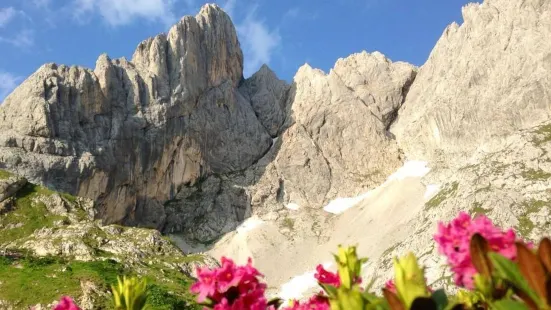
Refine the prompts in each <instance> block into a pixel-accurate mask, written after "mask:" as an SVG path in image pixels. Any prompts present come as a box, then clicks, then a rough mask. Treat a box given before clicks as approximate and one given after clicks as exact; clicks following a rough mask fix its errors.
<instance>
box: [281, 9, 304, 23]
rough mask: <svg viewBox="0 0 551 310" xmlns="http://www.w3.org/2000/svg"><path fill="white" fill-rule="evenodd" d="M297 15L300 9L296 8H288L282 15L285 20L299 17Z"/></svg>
mask: <svg viewBox="0 0 551 310" xmlns="http://www.w3.org/2000/svg"><path fill="white" fill-rule="evenodd" d="M299 14H300V9H299V8H298V7H294V8H290V9H289V10H287V12H285V14H284V15H283V19H284V20H286V19H293V18H297V17H298V16H299Z"/></svg>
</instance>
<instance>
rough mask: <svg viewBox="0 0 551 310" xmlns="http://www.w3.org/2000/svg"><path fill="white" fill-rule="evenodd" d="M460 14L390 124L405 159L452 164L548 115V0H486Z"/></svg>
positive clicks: (550, 113) (550, 84)
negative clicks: (406, 157) (492, 141)
mask: <svg viewBox="0 0 551 310" xmlns="http://www.w3.org/2000/svg"><path fill="white" fill-rule="evenodd" d="M463 18H464V20H465V22H464V24H463V25H461V26H459V25H457V24H452V25H450V26H449V27H448V28H447V29H446V30H445V31H444V33H443V35H442V37H441V39H440V40H439V41H438V43H437V45H436V47H435V48H434V50H433V51H432V53H431V55H430V58H429V59H428V61H427V62H426V64H425V65H423V67H422V68H421V69H420V71H419V74H418V76H417V78H416V80H415V83H414V84H413V86H412V87H411V90H410V92H409V93H408V96H407V100H406V102H405V103H404V106H403V108H402V109H400V112H399V118H398V120H397V122H396V124H395V125H394V126H393V128H392V132H393V133H394V134H396V137H397V139H398V142H399V144H400V146H401V147H402V148H403V149H404V151H405V153H406V154H407V155H408V156H409V157H412V158H417V159H428V160H431V161H433V160H434V161H436V160H437V159H438V160H441V161H443V162H445V164H446V165H453V164H458V163H459V160H462V159H466V158H467V157H468V156H470V155H471V154H472V153H473V151H475V150H476V149H477V147H479V146H481V144H483V143H487V142H489V141H490V140H492V139H496V138H499V137H505V136H507V135H508V134H511V133H513V132H515V131H516V130H518V129H522V128H528V127H531V126H535V125H537V124H540V123H541V122H542V121H545V120H548V119H549V117H550V116H551V97H550V96H551V95H550V93H549V89H551V79H550V78H549V77H550V76H551V41H549V37H550V36H551V2H549V1H541V0H527V1H524V0H486V1H485V2H484V3H483V4H469V5H467V6H465V7H464V9H463ZM439 154H440V155H443V156H442V157H440V156H438V155H439Z"/></svg>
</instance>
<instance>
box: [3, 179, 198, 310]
mask: <svg viewBox="0 0 551 310" xmlns="http://www.w3.org/2000/svg"><path fill="white" fill-rule="evenodd" d="M10 176H11V174H10V173H9V172H6V171H2V170H0V179H2V178H4V179H7V178H9V177H10ZM50 198H57V200H51V201H54V202H55V201H57V202H62V205H63V206H65V207H66V209H67V212H66V213H63V212H61V213H59V212H54V213H55V214H54V213H52V212H51V210H49V205H48V204H52V202H51V201H48V199H50ZM9 199H11V201H9V206H8V207H5V208H4V209H3V210H0V211H1V212H0V304H2V305H4V306H6V305H8V306H10V307H13V308H14V309H28V308H29V306H33V305H37V304H41V305H44V306H46V305H50V304H51V303H52V302H54V301H56V300H58V299H59V296H61V295H69V296H73V298H75V300H79V301H83V300H89V302H92V303H93V307H94V309H111V308H112V302H113V301H112V295H111V292H110V287H111V285H113V284H116V282H117V276H119V275H138V276H140V277H142V278H145V279H147V280H148V291H149V292H150V297H149V299H148V304H149V305H150V306H151V308H150V309H158V310H170V309H196V308H197V306H196V305H194V304H195V301H194V300H193V297H192V296H191V295H190V294H189V285H190V281H191V279H190V276H189V275H188V274H187V273H185V272H183V270H182V267H183V266H184V265H185V264H187V263H200V264H201V263H202V259H203V258H202V257H201V256H198V255H194V256H185V255H183V253H182V252H181V251H180V250H179V249H177V247H176V246H175V245H173V244H172V243H171V242H169V241H168V238H165V237H162V236H160V234H159V233H158V232H157V231H153V230H148V229H138V228H126V227H121V226H118V225H110V226H101V225H100V224H99V223H98V222H95V221H94V220H93V219H92V218H90V217H89V215H88V213H87V211H86V210H84V209H83V208H82V206H81V203H80V201H79V198H77V197H74V196H71V195H68V194H58V193H56V192H54V191H51V190H48V189H46V188H44V187H41V186H38V185H34V184H30V183H27V184H26V185H25V186H24V187H23V188H21V189H20V190H19V191H18V192H17V193H16V194H15V195H13V197H12V198H9ZM147 240H153V241H150V242H151V244H147V242H148V241H147ZM41 246H43V247H44V249H46V250H47V251H45V252H44V251H40V252H44V253H46V254H44V253H41V255H37V253H36V248H39V247H41ZM110 247H111V248H110ZM52 248H53V250H52ZM58 248H59V249H62V250H63V251H60V250H57V249H58ZM112 248H113V249H112ZM82 249H85V250H86V251H85V254H87V253H92V256H91V257H87V256H86V255H84V256H83V255H80V256H81V257H85V258H86V259H84V260H82V259H78V255H77V254H78V253H79V250H80V251H81V252H82ZM48 251H50V252H52V251H53V253H54V254H56V255H51V254H50V253H49V252H48ZM56 251H57V252H56ZM71 251H73V252H75V255H70V253H71ZM81 254H82V253H81ZM189 269H190V268H189ZM86 290H88V291H86Z"/></svg>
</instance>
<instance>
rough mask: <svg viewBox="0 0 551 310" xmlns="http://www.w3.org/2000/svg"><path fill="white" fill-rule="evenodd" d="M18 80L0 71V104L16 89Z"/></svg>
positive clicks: (18, 78)
mask: <svg viewBox="0 0 551 310" xmlns="http://www.w3.org/2000/svg"><path fill="white" fill-rule="evenodd" d="M20 80H21V78H20V77H17V76H15V75H13V74H11V73H8V72H3V71H0V103H2V101H3V100H4V98H6V96H7V95H8V94H9V93H10V92H11V91H13V90H14V89H15V87H17V85H18V84H19V81H20Z"/></svg>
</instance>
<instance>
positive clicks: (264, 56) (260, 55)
mask: <svg viewBox="0 0 551 310" xmlns="http://www.w3.org/2000/svg"><path fill="white" fill-rule="evenodd" d="M232 1H234V0H229V1H228V2H232ZM237 32H238V34H239V40H240V42H241V47H242V48H243V53H244V57H245V68H244V75H245V77H248V76H250V75H252V74H253V73H254V72H255V71H256V70H258V68H259V67H260V66H262V65H263V64H269V63H270V60H271V59H272V54H273V52H274V50H275V49H276V48H277V47H278V46H279V45H280V43H281V36H280V34H279V30H278V29H274V30H270V29H269V28H268V26H267V25H266V23H265V21H263V20H260V19H258V18H257V17H256V6H253V8H252V9H251V10H250V11H249V12H248V14H247V16H246V17H245V19H244V20H243V21H242V22H240V23H238V24H237Z"/></svg>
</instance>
